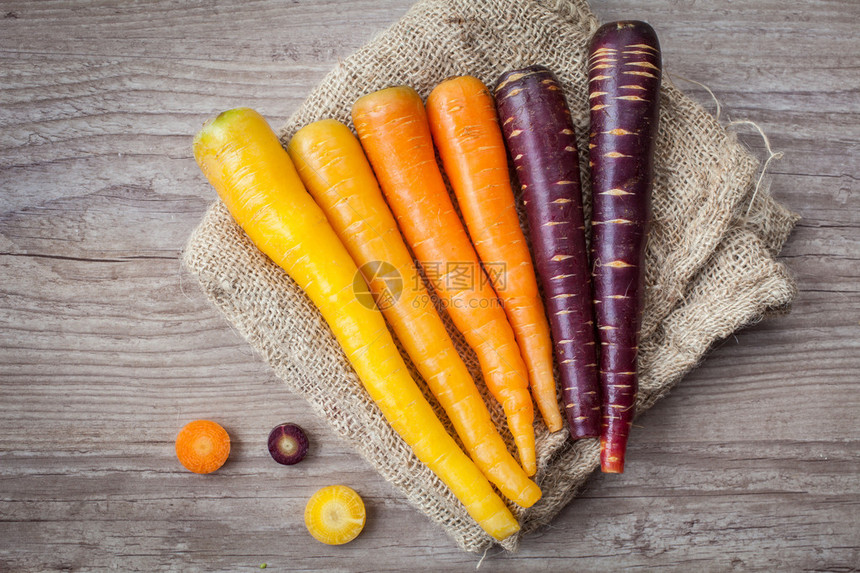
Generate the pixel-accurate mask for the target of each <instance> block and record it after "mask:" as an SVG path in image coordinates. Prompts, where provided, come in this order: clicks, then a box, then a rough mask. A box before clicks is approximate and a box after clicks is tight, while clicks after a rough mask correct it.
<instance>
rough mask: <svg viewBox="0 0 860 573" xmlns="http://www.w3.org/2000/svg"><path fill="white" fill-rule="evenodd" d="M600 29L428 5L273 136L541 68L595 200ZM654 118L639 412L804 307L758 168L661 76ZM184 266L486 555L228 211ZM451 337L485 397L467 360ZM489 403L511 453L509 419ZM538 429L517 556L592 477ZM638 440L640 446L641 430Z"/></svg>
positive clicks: (378, 460) (775, 208)
mask: <svg viewBox="0 0 860 573" xmlns="http://www.w3.org/2000/svg"><path fill="white" fill-rule="evenodd" d="M597 27H598V22H597V20H596V19H595V17H594V15H593V14H592V13H591V11H590V9H589V8H588V5H587V3H586V1H585V0H554V1H553V0H548V1H529V0H492V1H482V2H472V1H469V0H456V1H453V2H452V1H445V0H422V1H421V2H419V3H418V4H416V5H415V6H414V7H413V8H412V9H411V10H410V11H409V12H408V13H407V14H406V15H405V16H404V17H403V18H402V19H401V20H400V21H399V22H397V23H396V24H394V25H393V26H392V27H391V28H390V29H389V30H387V31H386V32H384V33H383V34H381V35H380V36H378V37H377V38H376V39H375V40H373V41H372V42H370V43H369V44H367V45H366V46H364V47H363V48H361V49H360V50H359V51H358V52H356V53H355V54H353V55H352V56H350V57H349V58H347V59H346V60H344V61H343V62H341V63H340V64H339V65H337V67H336V68H335V69H334V70H332V71H331V72H330V73H329V74H328V75H327V76H326V77H325V79H324V80H323V81H322V83H321V84H320V85H319V86H318V87H317V88H316V89H315V90H314V91H313V92H312V93H311V94H310V95H309V96H308V98H307V100H305V102H304V103H303V104H302V106H301V107H300V108H299V109H298V111H297V112H296V113H295V114H294V115H293V117H292V118H291V119H290V120H289V121H288V122H287V124H286V125H285V126H284V127H283V128H281V130H280V135H281V137H282V139H283V141H284V142H286V141H287V140H288V139H289V137H290V136H291V135H292V134H293V133H294V132H295V131H296V130H297V129H299V128H300V127H301V126H303V125H306V124H308V123H310V122H312V121H316V120H319V119H323V118H327V117H333V118H336V119H339V120H341V121H344V122H347V123H351V122H350V115H349V114H350V108H351V106H352V103H353V102H354V101H355V100H356V99H357V98H358V97H359V96H361V95H363V94H365V93H368V92H371V91H374V90H377V89H381V88H385V87H388V86H393V85H400V84H406V85H410V86H412V87H414V88H415V89H416V90H418V92H419V93H420V94H421V95H422V96H426V95H427V94H428V93H429V91H430V90H431V89H432V88H433V87H434V86H435V85H436V84H437V83H439V82H440V81H441V80H443V79H444V78H446V77H448V76H452V75H457V74H472V75H475V76H477V77H479V78H481V79H482V80H483V81H484V82H486V83H487V84H489V85H491V86H492V85H493V84H494V83H495V81H496V79H497V78H498V77H499V75H500V74H501V73H502V72H504V71H506V70H509V69H512V68H516V67H521V66H526V65H529V64H536V63H537V64H543V65H545V66H547V67H548V68H550V69H552V70H553V71H555V73H556V74H557V75H558V77H559V79H560V80H561V82H562V84H563V85H564V86H565V92H566V96H567V98H568V102H569V103H570V106H571V108H572V112H573V117H574V121H575V122H576V125H577V127H578V128H579V129H578V132H579V136H580V155H581V159H582V167H583V171H582V173H583V177H584V178H585V179H586V180H585V182H584V183H585V190H584V191H585V195H586V198H587V196H588V191H589V190H588V186H587V183H588V181H587V174H588V166H587V161H585V157H586V155H587V154H584V153H582V150H584V149H587V148H586V129H587V122H588V107H587V105H586V101H587V100H586V98H587V89H586V66H585V60H586V45H587V41H588V39H589V37H590V35H591V34H592V32H594V30H596V29H597ZM658 33H659V30H658ZM669 67H671V63H669ZM660 111H661V115H660V131H659V139H658V144H657V150H658V154H657V161H656V182H655V188H654V199H653V214H654V224H653V227H652V230H651V236H650V240H649V246H648V252H647V285H648V288H647V297H646V310H645V315H644V327H643V340H642V344H641V358H640V371H641V378H640V384H641V389H640V395H639V399H638V407H639V411H640V412H641V411H644V410H646V409H647V408H649V407H650V406H651V405H652V404H653V403H654V402H655V401H656V400H658V399H659V398H660V397H661V396H663V395H665V394H666V393H667V392H668V390H669V389H670V388H671V387H672V385H674V384H675V383H676V382H677V381H678V380H679V379H680V378H681V377H682V376H683V375H684V374H685V373H686V372H687V371H689V370H690V369H691V368H693V367H694V366H695V365H696V364H697V363H698V362H699V361H700V360H701V359H702V356H703V355H704V353H705V352H706V351H707V350H708V348H709V347H710V346H711V345H712V344H713V343H714V342H715V341H717V340H719V339H721V338H724V337H726V336H728V335H729V334H731V333H732V332H733V331H735V330H737V329H738V328H740V327H742V326H744V325H748V324H750V323H753V322H755V321H757V320H759V319H760V318H761V317H762V316H763V315H764V314H766V313H768V312H769V311H772V310H781V309H786V308H787V307H788V305H789V303H790V302H791V300H792V298H793V297H794V295H795V287H794V283H793V282H792V279H791V277H790V276H789V274H788V272H787V271H786V269H785V267H784V266H783V265H782V264H781V263H779V262H776V261H775V260H774V256H775V255H776V253H777V252H778V251H779V250H780V248H781V247H782V244H783V242H784V241H785V239H786V238H787V236H788V234H789V232H790V231H791V228H792V226H793V225H794V223H795V221H796V219H797V217H796V216H795V215H794V214H792V213H791V212H789V211H788V210H786V209H785V208H783V207H782V206H780V205H779V204H778V203H776V202H775V201H774V200H773V199H772V198H771V197H770V196H769V195H768V194H767V191H766V189H759V190H758V192H757V193H756V194H755V201H754V202H753V204H752V206H751V207H750V198H751V196H752V191H753V188H754V183H755V179H756V178H757V177H756V175H757V170H758V167H759V161H758V160H756V159H755V158H754V157H753V156H752V155H751V154H750V153H749V152H748V151H747V150H746V149H745V148H744V147H743V146H742V145H741V144H740V143H738V142H737V140H736V138H735V137H734V135H733V134H731V133H729V132H727V131H726V129H725V128H724V127H723V126H721V125H720V124H718V122H717V121H716V120H715V119H714V118H713V117H712V116H710V115H709V114H708V113H706V112H705V111H704V110H703V109H702V108H701V107H700V106H699V105H698V104H696V103H694V102H693V101H692V100H690V99H688V98H687V97H686V96H684V94H682V93H681V92H680V91H678V89H676V88H675V87H673V85H672V84H671V82H670V81H668V80H667V81H664V88H663V92H662V94H661V110H660ZM183 260H184V264H185V266H186V267H187V268H188V269H189V270H190V271H191V273H192V274H193V275H194V276H195V277H196V278H197V280H198V281H199V283H200V285H201V286H202V287H203V290H204V291H205V293H206V295H207V296H208V297H209V299H210V300H211V301H212V302H213V303H214V304H215V305H216V306H217V307H218V308H219V309H220V310H221V312H223V313H224V315H225V316H226V317H227V319H228V320H229V321H230V322H231V323H232V324H233V325H234V326H235V328H236V329H237V330H238V331H239V332H241V333H242V335H244V336H245V337H246V338H247V339H248V341H249V342H250V343H251V345H252V346H253V347H254V348H255V349H256V350H257V351H258V352H259V353H260V354H261V355H262V356H263V358H265V359H266V360H267V361H268V362H269V364H270V365H271V366H272V368H273V369H274V371H275V373H276V374H277V376H279V377H280V378H281V379H283V380H284V382H285V383H286V384H287V386H288V387H289V388H290V389H291V390H292V391H293V392H295V393H296V394H299V395H301V396H303V397H304V398H305V399H306V400H307V401H308V403H309V404H310V405H311V407H312V408H313V409H314V410H315V411H316V412H317V414H319V415H320V416H322V417H323V418H325V419H326V420H327V421H328V422H329V423H330V424H331V426H332V428H334V430H335V431H336V432H337V433H338V434H340V435H341V436H343V437H344V438H345V439H346V440H348V441H349V442H350V443H351V444H352V445H353V446H354V447H355V449H356V450H357V451H358V452H359V453H360V454H361V455H362V456H364V457H365V458H366V459H367V460H368V461H369V462H370V463H371V464H372V465H373V466H374V467H375V468H376V469H377V470H378V471H379V473H380V474H381V475H382V476H383V477H384V478H385V479H386V480H388V481H389V482H391V483H392V484H393V485H394V486H395V487H396V488H397V490H399V492H401V493H402V494H403V495H405V496H406V497H407V498H408V500H409V502H410V503H411V504H412V505H414V506H415V507H416V508H418V509H420V510H421V511H422V512H423V513H424V514H426V515H427V516H428V517H429V518H430V519H431V520H432V521H434V522H435V523H437V524H439V525H441V526H442V527H443V528H444V529H445V530H446V531H447V532H448V534H449V535H450V536H451V537H452V538H454V540H455V541H456V542H457V544H458V545H459V546H460V547H461V548H463V549H466V550H468V551H481V550H483V549H485V548H487V547H489V546H490V544H491V543H492V542H493V541H492V539H491V538H490V537H489V536H488V535H487V534H485V533H484V532H483V531H482V530H481V528H480V527H479V526H478V525H477V524H476V523H475V522H474V521H473V520H472V519H471V518H470V517H469V515H468V514H467V513H466V511H465V509H464V507H463V506H462V505H461V504H460V502H459V501H457V499H456V498H454V496H453V495H452V494H451V492H450V491H449V490H448V489H447V487H445V486H444V484H442V482H441V481H439V480H438V479H437V478H436V477H435V476H434V475H433V474H432V473H431V472H430V471H429V470H428V469H427V468H426V467H425V466H424V465H423V464H422V463H420V462H419V461H418V460H417V459H416V458H415V457H414V456H413V455H412V453H411V451H410V449H409V447H407V446H406V444H405V443H404V442H403V441H402V440H401V439H400V438H399V436H397V435H396V434H395V433H394V432H393V431H392V430H391V429H390V428H389V426H388V424H387V423H386V422H385V420H384V418H383V417H382V415H381V413H380V412H379V410H378V409H377V408H376V406H375V405H374V404H373V402H371V400H370V399H369V398H368V396H367V393H366V392H365V391H364V389H363V388H362V386H361V384H360V382H359V380H358V379H357V377H356V376H355V374H354V372H353V371H352V369H351V367H350V366H349V363H348V362H347V361H346V359H345V357H344V355H343V352H342V351H341V349H340V347H339V346H338V345H337V343H336V342H335V340H334V337H333V336H332V334H331V332H330V331H329V328H328V326H327V325H326V324H325V323H324V322H323V320H322V318H321V317H320V315H319V313H318V312H317V311H316V309H315V308H314V307H313V305H312V304H311V303H310V301H309V300H308V299H307V298H306V297H305V295H304V294H303V293H302V291H301V290H300V289H299V288H298V287H297V286H296V285H295V283H294V282H293V281H292V280H291V279H290V278H289V277H288V276H287V275H286V274H285V273H284V272H283V271H282V270H281V269H280V268H278V267H277V266H275V265H274V264H273V263H272V262H271V261H270V260H269V259H268V258H266V257H265V256H264V255H263V254H261V253H260V252H259V251H258V250H257V249H256V248H255V247H254V246H253V245H252V244H251V243H250V241H249V240H248V238H247V237H246V236H245V234H244V233H243V232H242V230H241V229H240V228H239V227H238V226H237V225H236V224H235V223H234V222H233V221H232V219H231V218H230V216H229V214H228V213H227V211H226V209H225V208H224V206H223V204H222V203H220V202H216V203H215V204H214V205H213V206H212V207H211V208H210V209H209V211H208V212H207V213H206V215H205V217H204V218H203V221H202V222H201V223H200V225H199V227H198V228H197V229H196V230H195V231H194V233H193V235H192V236H191V238H190V241H189V243H188V246H187V248H186V250H185V253H184V257H183ZM454 336H455V341H456V342H457V344H458V345H459V347H460V349H461V350H462V351H463V355H464V358H465V359H466V361H467V363H468V365H469V367H470V368H471V369H472V371H473V373H474V375H475V378H476V380H477V382H478V384H479V387H480V388H481V389H482V391H485V390H484V386H483V382H482V380H481V376H480V370H479V369H478V367H477V362H476V360H475V357H474V355H473V354H472V352H471V351H470V350H469V349H468V348H467V347H466V346H465V345H464V344H463V341H462V339H461V338H460V337H459V336H457V335H456V333H454ZM413 370H414V369H413ZM416 377H417V374H416ZM417 379H418V380H419V384H423V381H421V380H420V378H417ZM424 390H425V394H427V395H428V398H429V399H430V400H431V403H433V404H434V405H436V402H435V400H434V399H433V398H432V396H430V394H429V392H427V391H426V387H425V388H424ZM485 397H487V403H488V404H489V405H491V409H492V410H493V415H494V416H495V419H496V422H497V425H498V426H499V428H500V430H501V431H502V432H503V435H504V436H505V437H506V439H507V440H508V442H509V445H510V446H511V450H512V451H514V448H513V444H512V441H511V439H510V435H509V434H508V432H507V429H506V426H505V424H504V423H503V421H502V416H501V411H500V408H499V407H498V406H497V405H496V404H495V401H494V400H493V399H492V398H491V397H489V395H488V394H486V393H485ZM436 407H437V410H438V406H437V405H436ZM442 419H443V420H445V418H444V416H442ZM445 422H446V424H447V420H445ZM449 428H450V425H449ZM536 430H537V435H538V439H537V448H538V474H537V477H536V479H537V481H538V483H539V484H540V486H541V488H542V489H543V499H541V500H540V501H539V502H538V503H537V504H536V505H535V506H534V507H532V508H530V509H526V510H523V509H522V508H519V507H513V508H512V509H513V510H514V512H515V514H516V515H517V516H518V518H519V520H520V522H521V524H522V532H521V533H520V534H519V535H518V536H515V537H512V538H510V539H508V540H506V541H505V542H504V543H502V545H503V546H504V547H505V548H507V549H509V550H515V549H516V547H517V545H518V543H519V540H520V537H521V536H522V534H524V533H528V532H529V531H532V530H534V529H535V528H537V527H540V526H542V525H544V524H547V523H548V522H549V521H550V520H551V519H552V517H553V516H554V515H555V514H556V513H558V511H559V510H561V508H562V507H564V506H565V505H566V504H567V503H568V502H569V501H570V500H571V499H572V498H573V497H574V495H575V494H576V492H577V491H578V490H579V489H580V487H581V486H582V485H583V483H584V482H585V480H586V479H587V477H588V476H589V474H590V473H591V472H592V471H594V469H595V468H596V467H597V466H598V447H597V442H596V440H582V441H579V442H576V443H571V442H570V441H569V440H568V439H567V434H566V432H557V433H555V434H553V435H548V434H547V432H546V429H545V428H544V426H543V424H542V423H541V422H540V421H538V422H536ZM452 433H453V432H452ZM631 439H632V441H633V442H634V443H635V440H636V431H635V429H634V431H633V433H632V438H631ZM352 485H355V484H352ZM416 519H419V517H418V516H417V514H416Z"/></svg>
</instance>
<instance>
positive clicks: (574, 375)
mask: <svg viewBox="0 0 860 573" xmlns="http://www.w3.org/2000/svg"><path fill="white" fill-rule="evenodd" d="M496 107H497V108H498V111H499V120H500V122H501V123H502V133H503V134H504V136H505V142H506V144H507V146H508V151H509V152H510V154H511V157H512V158H513V161H514V166H515V168H516V172H517V177H518V179H519V181H520V185H521V186H522V189H523V203H524V205H525V210H526V214H527V216H528V222H529V231H530V235H531V238H532V245H533V247H534V252H535V264H536V266H537V270H538V275H539V276H540V279H541V282H542V283H543V287H544V296H545V303H546V308H547V312H548V313H549V319H550V327H551V329H552V336H553V348H554V350H555V356H556V361H557V362H558V365H559V373H560V376H561V384H562V399H563V400H564V406H565V415H566V416H567V421H568V425H569V426H570V434H571V436H573V438H574V439H579V438H587V437H595V436H599V435H600V391H599V386H598V382H597V354H596V351H595V341H594V315H593V309H592V305H591V298H592V296H591V280H590V277H589V268H588V253H587V251H586V248H585V223H584V221H583V215H582V188H581V187H580V179H579V154H578V153H577V149H576V134H575V133H574V130H573V123H572V121H571V118H570V110H569V109H568V107H567V102H566V101H565V99H564V94H563V93H562V91H561V87H560V86H559V85H558V81H557V80H556V79H555V76H553V74H552V72H550V71H549V70H547V69H546V68H543V67H541V66H531V67H528V68H524V69H521V70H515V71H512V72H508V73H506V74H505V75H503V76H502V77H501V79H500V80H499V84H498V86H497V87H496Z"/></svg>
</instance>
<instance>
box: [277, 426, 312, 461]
mask: <svg viewBox="0 0 860 573" xmlns="http://www.w3.org/2000/svg"><path fill="white" fill-rule="evenodd" d="M308 446H309V444H308V436H307V434H305V431H304V430H303V429H302V427H301V426H299V425H298V424H278V425H277V426H275V427H274V428H272V431H271V432H270V433H269V453H270V454H271V455H272V459H274V460H275V461H276V462H278V463H279V464H283V465H285V466H291V465H293V464H297V463H299V462H300V461H302V460H303V459H304V458H305V455H306V454H307V453H308Z"/></svg>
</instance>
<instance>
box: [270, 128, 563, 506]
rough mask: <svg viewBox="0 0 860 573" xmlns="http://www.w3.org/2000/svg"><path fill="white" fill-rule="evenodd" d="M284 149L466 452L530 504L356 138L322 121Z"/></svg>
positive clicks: (533, 497) (530, 487) (531, 486)
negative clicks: (452, 426) (366, 283)
mask: <svg viewBox="0 0 860 573" xmlns="http://www.w3.org/2000/svg"><path fill="white" fill-rule="evenodd" d="M287 151H288V152H289V154H290V157H291V158H292V159H293V162H294V163H295V165H296V169H297V170H298V172H299V176H300V177H301V179H302V181H303V182H304V184H305V187H306V188H307V190H308V192H310V194H311V195H312V196H313V198H314V199H315V200H316V202H317V204H318V205H319V206H320V207H321V208H322V210H323V212H325V214H326V217H327V218H328V220H329V222H330V223H331V225H332V227H334V230H335V232H337V234H338V236H339V237H340V238H341V240H342V241H343V243H344V245H345V246H346V247H347V249H348V250H349V253H350V254H351V255H352V258H353V260H354V261H355V262H356V264H358V265H359V268H361V269H362V270H363V271H364V276H365V278H366V279H367V280H368V284H369V286H370V289H371V292H372V293H373V294H374V296H375V297H376V300H377V301H378V302H379V307H380V309H381V310H382V312H383V314H384V315H385V318H386V319H388V323H389V324H390V325H391V326H392V328H393V330H394V333H395V334H396V335H397V337H398V338H399V339H400V342H401V343H402V344H403V346H404V348H405V349H406V352H407V354H409V356H410V357H411V358H412V361H413V362H414V363H415V365H416V366H417V367H418V370H419V371H420V372H421V375H422V376H423V377H424V379H425V380H426V381H427V385H428V386H429V387H430V390H431V392H433V394H434V395H435V396H436V398H438V400H439V403H440V404H441V405H442V407H443V408H444V409H445V412H446V413H447V414H448V418H449V419H450V420H451V422H452V423H453V424H454V428H455V429H456V430H457V434H458V435H459V436H460V439H461V440H462V441H463V445H464V446H465V447H466V451H467V452H468V453H469V455H471V457H472V459H473V460H474V461H475V463H476V464H477V465H478V467H479V468H480V469H481V471H482V472H484V475H486V476H487V478H489V480H490V481H491V482H493V483H494V484H495V485H496V487H498V488H499V490H500V491H501V492H502V494H504V495H505V496H507V497H508V498H509V499H511V500H513V501H514V502H516V503H518V504H519V505H521V506H523V507H530V506H531V505H533V504H534V503H535V502H536V501H537V500H538V499H540V496H541V492H540V488H539V487H538V486H537V484H535V483H534V482H533V481H532V480H530V479H529V478H528V476H526V474H525V472H524V471H523V470H522V468H520V466H519V465H518V464H517V462H516V460H515V459H514V458H513V456H512V455H511V454H510V452H508V450H507V448H506V446H505V442H504V440H503V439H502V437H501V435H499V432H498V430H497V429H496V427H495V425H494V424H493V421H492V419H491V418H490V412H489V411H488V410H487V406H486V405H485V404H484V401H483V399H482V398H481V395H480V393H479V392H478V389H477V388H476V387H475V382H474V380H473V379H472V376H471V375H470V374H469V371H468V369H467V368H466V365H465V364H464V363H463V360H462V358H460V355H459V354H458V353H457V349H456V348H455V347H454V343H453V341H452V340H451V337H450V336H448V332H447V331H446V330H445V325H444V324H443V323H442V319H441V318H440V317H439V314H438V313H437V312H436V308H435V307H434V306H433V304H432V303H431V302H430V295H429V293H428V292H427V288H426V287H425V286H424V282H423V281H422V279H421V276H420V275H419V274H418V270H417V269H416V267H415V264H414V263H413V260H412V255H411V254H410V253H409V249H408V248H407V247H406V243H404V242H403V237H402V236H401V235H400V231H399V230H398V228H397V223H396V222H395V221H394V217H393V216H392V215H391V211H389V209H388V205H387V204H386V203H385V199H384V198H383V197H382V192H381V191H380V189H379V185H378V183H377V182H376V177H374V175H373V170H372V169H371V168H370V164H369V163H368V162H367V158H366V157H365V155H364V151H363V150H362V148H361V144H360V143H359V142H358V139H356V137H355V136H354V135H353V134H352V132H351V131H350V130H349V128H348V127H346V126H345V125H344V124H342V123H340V122H338V121H335V120H332V119H329V120H323V121H318V122H316V123H312V124H311V125H308V126H305V127H304V128H302V129H301V130H299V132H298V133H296V135H295V136H294V137H293V139H292V140H291V141H290V143H289V145H288V146H287ZM554 395H555V394H554V393H553V396H554Z"/></svg>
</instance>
